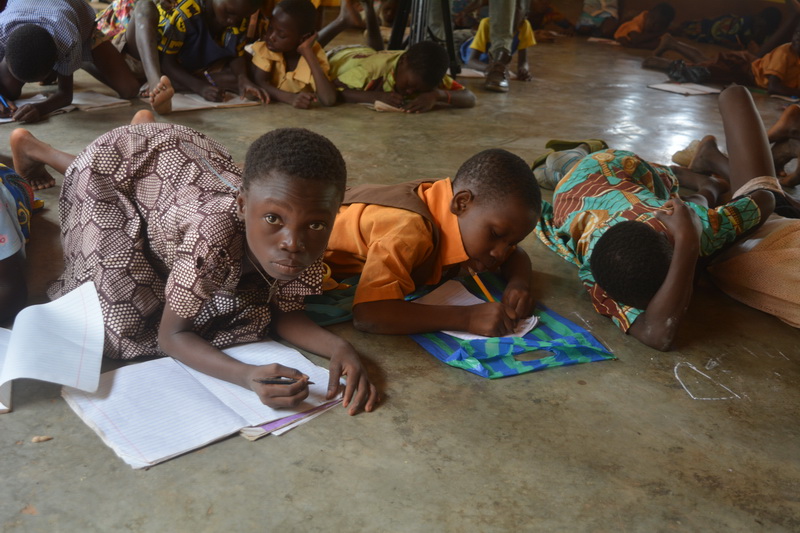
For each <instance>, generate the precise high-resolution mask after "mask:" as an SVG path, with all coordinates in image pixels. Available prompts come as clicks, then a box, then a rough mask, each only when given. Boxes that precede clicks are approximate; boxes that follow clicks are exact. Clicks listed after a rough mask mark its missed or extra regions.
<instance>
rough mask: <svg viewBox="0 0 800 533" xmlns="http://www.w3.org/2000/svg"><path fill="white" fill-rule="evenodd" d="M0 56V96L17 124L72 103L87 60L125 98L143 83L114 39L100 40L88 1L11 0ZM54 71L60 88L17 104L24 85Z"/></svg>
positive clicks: (0, 20)
mask: <svg viewBox="0 0 800 533" xmlns="http://www.w3.org/2000/svg"><path fill="white" fill-rule="evenodd" d="M0 59H2V61H0V94H2V96H3V97H5V98H6V100H8V101H9V105H11V106H12V107H11V110H10V116H12V117H13V118H14V120H16V121H18V122H36V121H38V120H40V119H41V118H42V117H44V116H45V115H47V114H48V113H52V112H53V111H55V110H56V109H60V108H62V107H64V106H67V105H69V104H70V103H72V75H73V73H74V72H75V71H76V70H78V69H80V68H81V67H82V66H83V65H84V63H87V64H88V63H89V62H92V63H93V64H94V67H95V69H94V73H95V74H96V75H98V77H99V79H100V80H101V81H102V82H104V83H106V84H107V85H108V86H109V87H111V88H112V89H114V90H115V91H117V93H119V95H120V96H121V97H122V98H133V97H134V96H136V94H137V93H138V92H139V83H138V82H137V81H136V78H135V77H134V76H133V74H132V73H131V72H130V70H129V69H128V67H127V66H126V65H125V62H124V60H123V58H122V56H121V55H120V54H119V52H117V50H116V49H114V47H113V46H112V45H111V43H110V42H102V40H101V39H97V36H96V34H95V24H94V10H93V9H92V8H91V7H90V6H89V4H87V3H86V2H85V0H52V1H48V2H38V1H33V0H10V1H9V2H8V5H7V6H6V8H5V10H4V11H3V12H2V13H0ZM53 73H55V74H56V75H57V79H58V89H57V90H56V91H55V92H54V93H53V94H51V95H50V96H48V97H47V99H46V100H44V101H42V102H37V103H34V104H26V105H24V106H21V107H20V108H19V109H16V108H15V107H13V103H12V102H11V100H16V99H17V98H19V96H20V94H21V93H22V86H23V85H25V83H29V82H36V81H44V80H45V79H49V78H50V77H51V76H52V74H53ZM3 107H5V106H3ZM7 116H8V115H7ZM33 186H34V188H44V187H50V186H52V183H49V184H39V183H35V184H33Z"/></svg>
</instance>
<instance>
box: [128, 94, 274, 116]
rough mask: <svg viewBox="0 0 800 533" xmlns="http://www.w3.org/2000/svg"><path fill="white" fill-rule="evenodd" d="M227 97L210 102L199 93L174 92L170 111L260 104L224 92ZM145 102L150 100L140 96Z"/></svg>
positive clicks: (259, 103)
mask: <svg viewBox="0 0 800 533" xmlns="http://www.w3.org/2000/svg"><path fill="white" fill-rule="evenodd" d="M226 97H227V99H226V100H225V101H224V102H210V101H208V100H206V99H205V98H203V97H202V96H200V95H199V94H188V93H175V95H174V96H173V97H172V112H173V113H180V112H181V111H196V110H198V109H216V108H226V107H248V106H257V105H261V102H259V101H258V100H247V99H246V98H242V97H241V96H238V95H236V96H233V95H231V94H230V93H228V94H226ZM142 100H143V101H145V102H148V103H149V102H150V100H149V99H147V98H142Z"/></svg>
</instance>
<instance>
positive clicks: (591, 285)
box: [536, 86, 781, 350]
mask: <svg viewBox="0 0 800 533" xmlns="http://www.w3.org/2000/svg"><path fill="white" fill-rule="evenodd" d="M719 104H720V112H721V114H722V118H723V123H724V126H725V137H726V139H727V144H728V152H729V154H730V162H729V164H728V167H729V169H730V185H728V184H726V183H724V182H722V181H721V180H705V181H704V183H705V185H704V187H703V188H702V190H701V191H699V192H698V194H695V195H693V196H691V197H689V198H687V199H686V203H684V201H682V200H681V199H680V198H679V197H678V181H677V179H676V173H677V175H678V176H680V177H683V178H687V179H691V174H692V172H691V171H690V170H688V169H681V168H678V169H676V170H675V172H676V173H673V171H671V170H670V169H669V168H667V167H662V166H660V165H655V164H652V163H648V162H646V161H644V160H642V159H640V158H639V157H637V156H636V155H635V154H632V153H630V152H624V151H616V150H605V151H600V152H595V153H593V154H590V155H588V156H586V157H585V158H584V159H582V160H581V161H580V162H579V163H578V164H577V165H576V166H575V167H574V168H572V170H571V171H569V173H568V174H567V175H566V176H565V177H564V178H563V179H562V180H561V181H560V182H559V183H558V186H557V187H556V190H555V192H554V194H553V205H552V207H551V206H550V205H545V208H544V209H543V213H542V219H541V221H540V222H539V225H538V226H537V230H536V232H537V235H538V236H539V238H540V239H541V240H542V241H543V242H544V243H545V244H546V245H547V246H549V247H550V248H551V249H553V250H554V251H555V252H556V253H558V254H559V255H561V256H562V257H564V258H565V259H566V260H567V261H569V262H571V263H573V264H575V265H576V266H578V267H579V273H578V274H579V277H580V279H581V281H582V282H583V285H584V286H585V287H586V289H587V290H588V292H589V295H590V297H591V299H592V303H593V304H594V307H595V309H596V310H597V311H598V312H599V313H601V314H604V315H607V316H610V317H611V318H612V319H613V320H614V322H615V323H616V324H617V325H618V326H619V327H620V329H622V330H623V331H625V332H628V333H630V334H631V335H633V336H634V337H636V338H637V339H638V340H640V341H641V342H643V343H644V344H647V345H648V346H651V347H654V348H656V349H659V350H668V349H670V347H671V345H672V342H673V339H674V336H675V334H676V331H677V328H678V324H679V323H680V320H681V318H682V316H683V314H684V312H685V311H686V308H687V306H688V304H689V301H690V299H691V295H692V285H693V280H694V272H695V266H696V263H697V260H698V257H699V256H701V255H703V256H707V255H710V254H712V253H714V252H716V251H718V250H720V249H721V248H722V247H723V246H725V245H727V244H730V243H732V242H734V241H735V240H736V239H738V238H739V237H740V236H741V235H742V234H743V233H745V232H746V231H747V230H749V229H751V228H754V227H757V226H758V225H759V224H761V223H762V222H763V221H764V220H765V219H766V218H767V217H768V216H769V215H770V214H771V213H772V211H773V209H774V207H775V197H774V196H773V193H771V192H769V191H766V190H763V189H760V188H759V189H755V190H751V191H749V192H747V193H746V194H745V195H744V196H740V197H738V198H734V199H733V200H732V201H730V202H728V203H725V204H722V205H720V206H718V207H713V208H712V207H710V206H711V205H713V204H715V203H716V202H715V201H714V200H715V199H716V198H719V195H720V194H721V192H722V191H724V190H727V189H728V188H729V187H730V188H731V189H733V190H737V189H739V188H740V187H741V186H742V185H744V184H745V183H747V182H748V181H749V180H751V179H753V178H759V177H761V176H771V175H772V174H773V173H774V167H773V163H772V157H771V155H770V152H769V145H768V143H767V137H766V134H765V132H764V130H763V126H762V125H761V119H760V117H759V116H758V114H757V113H756V112H755V108H754V105H753V103H752V98H751V97H750V93H748V92H747V90H746V89H745V88H744V87H741V86H734V87H731V88H728V89H726V90H725V91H723V93H722V94H721V95H720V99H719ZM701 144H702V143H701ZM704 152H705V150H704V149H702V147H701V149H700V150H699V151H698V154H697V155H696V156H695V159H699V158H703V157H704ZM763 181H765V182H768V183H767V186H770V187H771V188H772V189H773V190H776V191H780V186H779V185H778V184H777V181H776V180H775V178H769V179H768V180H763ZM779 194H781V193H780V192H779Z"/></svg>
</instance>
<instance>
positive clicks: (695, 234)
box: [655, 198, 703, 247]
mask: <svg viewBox="0 0 800 533" xmlns="http://www.w3.org/2000/svg"><path fill="white" fill-rule="evenodd" d="M655 216H656V218H657V219H658V220H660V221H661V223H662V224H664V226H666V228H667V231H668V232H669V234H670V236H671V237H672V240H673V241H674V243H675V244H678V243H686V244H693V245H697V246H698V247H699V246H700V232H701V231H702V230H703V227H702V225H701V224H700V218H699V217H698V216H697V213H695V212H694V210H693V209H691V208H689V207H687V206H686V204H685V203H683V200H681V199H680V198H673V199H671V200H670V201H668V202H667V203H665V204H664V206H663V208H662V209H661V210H659V211H656V214H655Z"/></svg>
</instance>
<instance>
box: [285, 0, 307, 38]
mask: <svg viewBox="0 0 800 533" xmlns="http://www.w3.org/2000/svg"><path fill="white" fill-rule="evenodd" d="M275 9H280V10H281V11H283V12H284V13H286V14H287V15H289V16H290V17H291V18H292V20H294V22H295V24H297V30H298V31H299V32H300V35H301V36H302V35H307V34H309V33H314V30H315V29H316V26H317V8H315V7H314V4H312V3H311V1H310V0H282V1H281V2H280V3H278V4H276V5H275Z"/></svg>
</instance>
